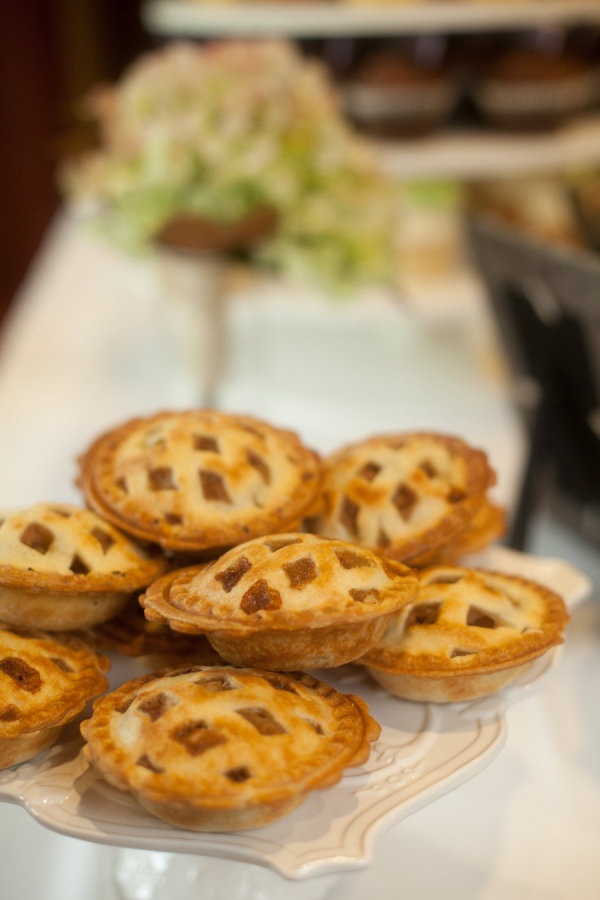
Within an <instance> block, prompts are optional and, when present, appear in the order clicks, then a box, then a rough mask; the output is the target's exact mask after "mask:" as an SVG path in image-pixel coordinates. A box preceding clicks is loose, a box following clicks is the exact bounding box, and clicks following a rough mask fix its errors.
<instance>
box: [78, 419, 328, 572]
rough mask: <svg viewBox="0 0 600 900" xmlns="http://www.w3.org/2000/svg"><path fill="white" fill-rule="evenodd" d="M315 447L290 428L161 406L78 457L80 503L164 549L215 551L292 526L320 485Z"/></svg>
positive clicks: (307, 508) (312, 501)
mask: <svg viewBox="0 0 600 900" xmlns="http://www.w3.org/2000/svg"><path fill="white" fill-rule="evenodd" d="M321 474H322V467H321V461H320V458H319V456H318V454H317V453H315V452H314V451H312V450H310V449H308V448H307V447H305V446H304V445H303V443H302V442H301V441H300V439H299V437H298V436H297V435H296V434H295V433H293V432H291V431H286V430H283V429H280V428H276V427H274V426H272V425H269V424H268V423H266V422H262V421H259V420H258V419H255V418H252V417H250V416H243V415H234V414H230V413H223V412H217V411H215V410H210V409H200V410H191V411H180V412H162V413H157V414H156V415H153V416H150V417H148V418H139V419H134V420H132V421H129V422H126V423H125V424H123V425H121V426H119V427H116V428H115V429H113V430H111V431H109V432H107V433H106V434H104V435H102V436H101V437H99V438H98V439H97V440H96V441H94V443H93V444H92V445H91V447H90V448H89V449H88V450H87V452H86V453H85V454H84V455H83V456H82V457H81V459H80V479H79V480H80V485H81V487H82V490H83V492H84V495H85V498H86V502H87V503H88V505H89V506H90V507H91V508H93V509H95V510H96V511H97V512H99V513H100V514H101V515H103V516H105V517H106V518H107V519H109V520H110V521H111V522H112V523H113V524H114V525H116V526H117V527H121V528H123V529H124V530H125V531H127V532H128V533H130V534H132V535H134V536H136V537H138V538H142V539H144V540H147V541H151V542H155V543H157V544H159V545H160V546H162V547H163V548H165V549H166V550H171V551H180V552H186V551H187V552H192V553H197V552H199V551H204V552H207V553H212V555H216V552H220V551H222V549H223V548H226V547H229V546H232V545H235V544H238V543H240V542H241V541H244V540H247V539H250V538H252V537H255V536H257V535H259V534H267V533H270V532H273V531H281V530H284V529H289V528H290V527H296V526H297V524H298V523H299V522H300V521H301V519H302V518H303V516H305V515H306V514H308V513H309V512H310V511H312V510H314V508H315V503H316V501H317V498H318V496H319V491H320V486H321Z"/></svg>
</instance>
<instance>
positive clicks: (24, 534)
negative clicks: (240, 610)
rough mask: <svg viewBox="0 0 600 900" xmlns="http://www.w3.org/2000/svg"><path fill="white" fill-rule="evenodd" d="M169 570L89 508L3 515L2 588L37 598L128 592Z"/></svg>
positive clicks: (54, 506) (47, 506) (63, 506)
mask: <svg viewBox="0 0 600 900" xmlns="http://www.w3.org/2000/svg"><path fill="white" fill-rule="evenodd" d="M165 569H166V560H165V559H164V557H159V556H158V555H156V554H152V553H149V552H148V551H147V550H145V549H142V548H141V547H140V546H138V544H136V543H135V542H134V541H132V540H131V539H130V538H129V537H126V536H125V535H124V534H123V533H122V532H121V531H119V530H118V529H117V528H115V527H113V525H111V524H110V523H109V522H107V521H105V520H104V519H103V518H102V517H101V516H99V515H97V514H96V513H95V512H92V511H91V510H88V509H83V508H80V507H78V506H74V505H72V504H67V503H37V504H35V505H33V506H31V507H28V508H26V509H21V510H15V511H12V512H9V513H4V514H2V513H0V589H1V588H2V587H3V586H4V587H7V588H14V589H17V590H23V591H26V592H28V593H31V594H36V593H46V592H52V593H55V594H60V593H65V594H69V595H72V594H85V595H89V594H94V593H98V594H110V593H115V594H122V593H132V592H134V591H137V590H140V589H141V588H144V587H146V585H148V584H150V582H152V581H154V580H155V579H156V578H157V577H158V576H159V575H160V574H161V573H162V572H164V571H165Z"/></svg>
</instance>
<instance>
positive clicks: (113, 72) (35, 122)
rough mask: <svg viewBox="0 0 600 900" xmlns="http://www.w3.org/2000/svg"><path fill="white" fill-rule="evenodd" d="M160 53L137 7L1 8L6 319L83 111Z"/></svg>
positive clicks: (102, 1) (51, 208)
mask: <svg viewBox="0 0 600 900" xmlns="http://www.w3.org/2000/svg"><path fill="white" fill-rule="evenodd" d="M151 44H152V40H151V38H150V36H149V34H148V32H147V31H146V30H145V29H144V28H143V27H142V23H141V19H140V3H139V2H138V0H128V2H126V3H123V2H120V0H86V2H84V3H81V2H78V0H19V2H14V0H8V2H6V3H2V4H0V108H1V109H2V113H3V120H4V122H5V125H4V127H3V133H2V138H1V139H0V193H1V196H2V214H1V215H0V311H1V313H2V314H3V313H4V312H5V311H6V309H7V307H8V305H9V304H10V302H11V300H12V298H13V296H14V293H15V291H16V289H17V287H18V286H19V284H20V282H21V280H22V278H23V277H24V275H25V272H26V271H27V267H28V265H29V263H30V261H31V259H32V256H33V254H34V253H35V251H36V249H37V247H38V245H39V242H40V240H41V238H42V236H43V234H44V231H45V229H46V227H47V226H48V224H49V222H50V220H51V218H52V216H53V214H54V212H55V210H56V208H57V205H58V203H59V197H58V193H57V187H56V178H55V172H56V166H57V163H58V160H59V158H60V155H61V153H62V152H64V150H65V149H66V148H65V141H75V140H77V135H76V129H75V128H74V125H75V123H76V121H77V115H76V108H77V104H78V103H79V101H80V100H81V98H82V97H83V96H84V94H85V93H86V92H87V91H88V90H90V88H91V87H92V86H93V85H95V84H96V83H97V82H99V81H105V80H107V79H109V80H112V79H115V78H117V77H118V76H119V74H120V73H121V72H122V71H123V68H124V67H125V66H126V65H127V64H128V63H130V62H131V61H132V60H133V59H134V58H135V57H136V56H137V55H138V54H139V53H141V52H142V51H143V50H145V49H147V48H148V47H149V46H150V45H151Z"/></svg>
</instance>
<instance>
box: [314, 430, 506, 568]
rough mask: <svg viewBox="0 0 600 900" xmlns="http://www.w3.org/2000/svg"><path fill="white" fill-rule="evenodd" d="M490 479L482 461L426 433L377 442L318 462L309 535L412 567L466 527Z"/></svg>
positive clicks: (458, 443) (478, 454)
mask: <svg viewBox="0 0 600 900" xmlns="http://www.w3.org/2000/svg"><path fill="white" fill-rule="evenodd" d="M494 481H495V474H494V471H493V470H492V469H491V467H490V466H489V464H488V461H487V456H486V454H485V453H484V452H483V451H481V450H478V449H476V448H473V447H471V446H469V445H468V444H466V443H465V442H464V441H462V440H460V439H459V438H456V437H452V436H449V435H441V434H436V433H427V432H410V433H405V434H390V435H379V436H376V437H372V438H368V439H366V440H363V441H359V442H357V443H354V444H351V445H349V446H347V447H345V448H342V449H341V450H339V451H338V452H337V453H334V454H333V455H332V456H331V457H329V459H327V460H326V478H325V483H324V507H323V511H322V513H321V514H320V515H319V516H318V517H317V518H316V520H315V522H314V526H313V528H314V530H315V531H316V532H317V533H319V534H323V535H327V536H329V537H337V538H342V539H344V540H351V541H355V542H356V543H358V544H362V545H364V546H366V547H369V548H371V549H372V550H375V551H377V552H378V553H382V554H384V555H386V556H389V557H393V558H395V559H399V560H401V561H404V562H408V563H413V560H414V561H415V562H416V561H419V562H421V557H423V558H424V557H425V554H427V553H430V552H433V551H435V549H436V548H438V547H440V546H442V545H443V544H444V543H446V542H447V541H449V540H450V539H451V538H452V537H453V536H454V535H456V534H457V533H458V532H460V531H461V530H462V529H464V528H465V527H466V525H467V524H468V522H469V520H470V519H471V518H472V516H473V515H474V513H475V512H476V510H477V508H478V507H479V505H480V504H481V503H483V502H484V499H485V496H486V491H487V489H488V488H489V487H490V486H491V485H492V484H493V483H494Z"/></svg>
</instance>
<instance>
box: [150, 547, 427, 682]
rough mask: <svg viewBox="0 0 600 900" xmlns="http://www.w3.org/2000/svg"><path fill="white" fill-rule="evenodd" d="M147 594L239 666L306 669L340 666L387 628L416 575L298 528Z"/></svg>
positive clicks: (153, 606)
mask: <svg viewBox="0 0 600 900" xmlns="http://www.w3.org/2000/svg"><path fill="white" fill-rule="evenodd" d="M162 584H164V580H161V583H160V585H159V589H158V590H157V589H156V588H155V587H154V586H152V585H151V586H150V588H149V589H148V590H147V591H146V592H145V594H143V595H142V596H141V597H140V602H141V603H142V605H143V606H144V608H145V611H146V616H147V617H148V618H150V619H154V620H158V621H166V622H168V623H169V624H170V625H171V627H172V628H174V629H176V630H180V631H188V632H200V633H205V634H206V636H207V637H208V639H209V641H210V642H211V644H212V645H213V647H214V648H215V649H216V650H217V652H218V653H219V654H220V655H221V656H222V657H223V658H224V659H226V660H227V661H228V662H230V663H232V664H234V665H254V666H259V667H261V668H268V669H278V670H281V669H285V670H290V669H296V668H300V669H306V668H316V667H327V668H329V667H332V666H338V665H342V664H343V663H346V662H349V661H351V660H352V659H355V658H356V657H357V656H359V655H362V654H363V653H364V652H366V650H367V649H368V648H369V647H370V646H372V645H373V644H374V643H375V642H376V641H377V640H378V639H379V638H380V637H381V636H382V634H383V631H384V629H385V626H386V622H387V618H388V617H389V616H390V615H391V614H392V613H394V612H396V611H397V610H398V609H400V608H401V607H403V606H405V605H406V604H407V603H409V602H410V601H411V600H412V599H413V597H414V595H415V593H416V589H417V579H416V576H415V574H414V573H413V571H412V570H411V569H409V568H408V567H407V566H404V565H403V564H402V563H398V562H396V561H395V560H386V559H383V558H381V557H378V556H377V555H376V554H374V553H372V552H371V551H370V550H367V549H366V548H364V547H358V546H356V545H354V544H351V543H349V542H347V541H338V540H333V539H328V538H321V537H318V536H315V535H311V534H303V533H299V532H292V533H289V534H276V535H267V536H265V537H262V538H256V539H254V540H253V541H247V542H246V543H244V544H240V545H239V546H238V547H234V548H233V549H232V550H230V551H229V552H228V553H226V554H224V555H223V556H221V557H220V558H219V559H217V560H215V561H214V562H212V563H211V564H210V565H209V566H207V567H206V568H205V569H203V570H202V571H201V572H199V573H198V574H197V575H196V576H195V577H193V578H192V579H189V578H188V577H187V576H186V575H184V576H182V577H179V578H175V579H174V580H173V582H172V584H171V587H170V589H169V590H167V591H164V590H162V589H161V588H162Z"/></svg>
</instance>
